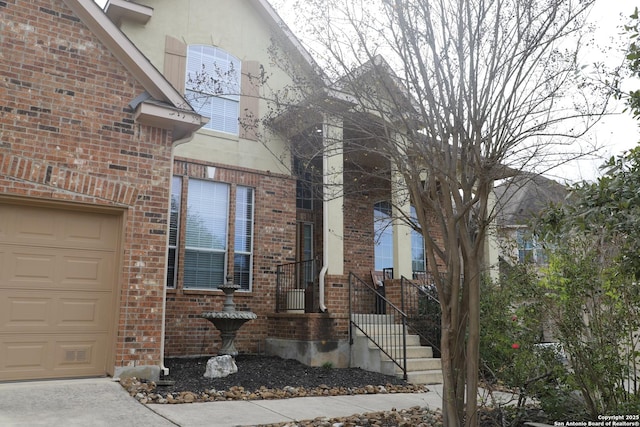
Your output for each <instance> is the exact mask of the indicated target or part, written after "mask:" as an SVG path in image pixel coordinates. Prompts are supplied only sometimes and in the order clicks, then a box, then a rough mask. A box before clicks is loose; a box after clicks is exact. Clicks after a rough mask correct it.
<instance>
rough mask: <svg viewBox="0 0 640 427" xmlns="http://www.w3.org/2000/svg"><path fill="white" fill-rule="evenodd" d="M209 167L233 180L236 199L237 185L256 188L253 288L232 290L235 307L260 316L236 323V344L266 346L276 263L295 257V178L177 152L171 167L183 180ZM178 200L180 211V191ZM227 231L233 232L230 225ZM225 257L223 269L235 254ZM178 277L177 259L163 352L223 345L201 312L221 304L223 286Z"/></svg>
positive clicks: (242, 348)
mask: <svg viewBox="0 0 640 427" xmlns="http://www.w3.org/2000/svg"><path fill="white" fill-rule="evenodd" d="M208 167H215V176H214V178H213V180H215V181H216V182H223V183H228V184H230V185H231V194H232V197H231V198H230V200H234V197H233V194H234V191H235V190H234V188H235V186H236V185H243V186H249V187H252V188H254V190H255V206H254V242H253V251H254V252H253V253H254V257H253V283H252V290H251V292H243V291H237V292H235V294H234V302H235V303H236V310H249V311H253V312H254V313H256V314H257V315H258V319H256V320H252V321H250V322H248V323H245V325H244V326H242V328H240V330H239V332H238V336H237V338H236V348H238V351H239V352H241V353H255V352H258V351H262V350H263V349H264V347H263V345H264V340H265V338H266V337H267V320H266V316H267V315H268V314H271V313H273V312H274V311H275V291H276V274H275V273H276V266H277V265H278V264H284V263H289V262H294V261H295V241H296V199H295V194H296V193H295V189H296V188H295V180H294V179H291V177H287V176H282V175H275V174H270V173H264V172H259V171H254V170H249V169H240V168H233V169H232V168H230V167H228V166H225V165H221V164H214V163H205V162H197V163H196V162H195V161H193V160H189V159H182V158H177V159H176V160H175V163H174V170H175V173H176V174H179V175H181V176H183V180H188V179H189V178H197V179H209V178H207V176H208V175H207V169H208ZM183 185H186V184H183ZM183 188H186V187H183ZM181 206H182V209H183V213H182V216H183V217H184V216H185V215H186V214H185V209H186V194H184V193H183V203H182V204H181ZM232 207H233V203H231V208H232ZM231 226H233V221H231ZM228 233H229V235H230V236H233V235H234V230H233V228H231V229H230V230H229V232H228ZM180 240H181V241H184V228H183V229H182V230H181V237H180ZM228 244H229V248H228V251H229V252H230V253H231V252H232V251H233V238H230V239H229V242H228ZM183 255H184V245H183V246H182V247H181V250H180V252H179V255H178V259H179V260H180V259H182V258H183ZM227 262H228V263H227V271H233V257H232V256H229V257H227ZM182 283H183V270H182V267H181V265H180V261H178V280H177V284H176V288H175V289H169V290H168V291H167V292H168V296H167V314H166V335H165V349H166V355H167V356H169V357H171V356H193V355H209V354H216V353H217V351H218V349H219V348H220V345H221V341H220V336H219V332H218V331H217V330H216V329H215V327H214V326H213V325H212V324H211V323H209V321H207V320H205V319H202V318H200V317H199V316H200V313H202V312H203V311H219V310H222V304H223V302H224V295H223V293H222V292H221V291H209V290H195V289H183V286H182Z"/></svg>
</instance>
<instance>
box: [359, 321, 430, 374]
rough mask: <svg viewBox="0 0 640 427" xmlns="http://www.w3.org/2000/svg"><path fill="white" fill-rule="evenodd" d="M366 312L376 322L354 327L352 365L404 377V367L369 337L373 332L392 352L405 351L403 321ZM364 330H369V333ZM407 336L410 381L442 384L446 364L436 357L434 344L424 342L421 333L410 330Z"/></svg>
mask: <svg viewBox="0 0 640 427" xmlns="http://www.w3.org/2000/svg"><path fill="white" fill-rule="evenodd" d="M357 316H358V317H359V316H363V315H357ZM364 316H366V317H365V318H366V319H367V320H371V321H372V322H373V323H359V324H358V327H353V340H354V342H353V345H352V346H351V362H352V366H354V367H359V368H362V369H364V370H368V371H372V372H380V373H383V374H387V375H396V376H399V377H402V369H401V368H400V367H399V366H398V365H397V364H396V363H394V362H393V361H392V360H391V359H390V357H389V356H387V354H385V352H383V351H382V350H380V348H378V346H377V345H376V344H374V343H373V341H372V340H371V339H369V337H367V335H369V336H371V338H373V339H374V340H376V341H377V342H378V343H379V344H380V345H381V346H382V348H384V349H385V351H386V352H387V353H389V354H392V355H394V354H402V325H393V324H391V321H390V320H389V315H376V314H372V315H364ZM381 323H387V324H386V325H383V324H381ZM361 329H362V330H361ZM363 331H366V333H367V335H365V333H364V332H363ZM406 338H407V344H406V345H407V347H406V348H407V381H408V382H409V383H412V384H441V383H442V371H441V366H442V365H441V361H440V359H435V358H433V350H432V348H431V347H428V346H421V345H420V337H419V336H418V335H414V334H407V336H406ZM399 363H402V362H401V361H399Z"/></svg>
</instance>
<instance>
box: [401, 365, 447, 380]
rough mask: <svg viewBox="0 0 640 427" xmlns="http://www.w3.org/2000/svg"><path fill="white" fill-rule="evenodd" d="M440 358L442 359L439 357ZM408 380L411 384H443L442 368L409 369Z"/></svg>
mask: <svg viewBox="0 0 640 427" xmlns="http://www.w3.org/2000/svg"><path fill="white" fill-rule="evenodd" d="M438 360H440V359H438ZM407 382H408V383H410V384H442V383H443V382H444V381H443V379H442V370H440V369H435V370H428V371H414V372H409V371H407Z"/></svg>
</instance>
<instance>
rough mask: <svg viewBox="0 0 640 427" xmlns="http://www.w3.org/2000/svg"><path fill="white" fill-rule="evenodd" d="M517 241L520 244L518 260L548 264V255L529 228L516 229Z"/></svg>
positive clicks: (522, 262) (520, 261)
mask: <svg viewBox="0 0 640 427" xmlns="http://www.w3.org/2000/svg"><path fill="white" fill-rule="evenodd" d="M516 243H517V244H518V262H519V263H520V264H526V263H534V264H546V263H547V257H546V256H545V254H544V249H543V248H542V246H541V245H540V244H539V243H538V242H537V241H536V239H535V237H534V236H533V235H532V234H531V232H530V231H529V230H524V229H519V230H517V231H516Z"/></svg>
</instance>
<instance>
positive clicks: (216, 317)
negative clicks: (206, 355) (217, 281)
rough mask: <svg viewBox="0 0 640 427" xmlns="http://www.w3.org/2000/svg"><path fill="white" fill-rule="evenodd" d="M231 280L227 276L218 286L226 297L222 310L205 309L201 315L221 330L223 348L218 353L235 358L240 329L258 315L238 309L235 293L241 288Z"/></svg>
mask: <svg viewBox="0 0 640 427" xmlns="http://www.w3.org/2000/svg"><path fill="white" fill-rule="evenodd" d="M231 280H232V278H231V277H230V276H229V277H227V281H226V283H224V284H223V285H220V286H219V287H218V289H220V290H221V291H222V292H224V294H225V297H226V298H225V301H224V305H223V307H222V311H205V312H204V313H202V314H201V315H200V317H202V318H205V319H207V320H208V321H210V322H211V323H213V326H215V327H216V328H217V329H218V330H219V331H220V336H221V337H222V348H221V349H220V350H219V351H218V354H219V355H229V356H232V357H234V358H235V357H236V356H237V355H238V350H237V349H236V346H235V343H234V341H235V339H236V334H237V333H238V329H240V327H241V326H242V325H244V324H245V322H248V321H249V320H254V319H256V318H257V317H258V316H257V315H256V314H255V313H254V312H251V311H236V305H235V303H234V302H233V293H234V292H235V291H236V290H238V289H240V286H238V285H234V284H233V283H232V281H231Z"/></svg>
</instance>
